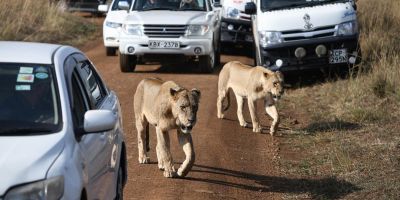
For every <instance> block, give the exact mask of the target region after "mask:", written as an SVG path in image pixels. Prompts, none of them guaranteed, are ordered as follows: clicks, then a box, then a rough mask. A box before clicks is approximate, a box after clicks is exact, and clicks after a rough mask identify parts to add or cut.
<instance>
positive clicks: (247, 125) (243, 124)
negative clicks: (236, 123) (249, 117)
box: [240, 122, 249, 128]
mask: <svg viewBox="0 0 400 200" xmlns="http://www.w3.org/2000/svg"><path fill="white" fill-rule="evenodd" d="M240 126H241V127H244V128H247V127H249V123H247V122H243V123H240Z"/></svg>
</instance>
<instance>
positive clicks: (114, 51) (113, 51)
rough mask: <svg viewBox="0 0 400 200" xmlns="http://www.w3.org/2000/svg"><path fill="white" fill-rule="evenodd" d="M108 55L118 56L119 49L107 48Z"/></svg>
mask: <svg viewBox="0 0 400 200" xmlns="http://www.w3.org/2000/svg"><path fill="white" fill-rule="evenodd" d="M106 55H107V56H115V55H117V48H115V47H106Z"/></svg>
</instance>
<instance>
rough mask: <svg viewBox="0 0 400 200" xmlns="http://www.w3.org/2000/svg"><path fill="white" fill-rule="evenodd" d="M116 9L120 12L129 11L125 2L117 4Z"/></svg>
mask: <svg viewBox="0 0 400 200" xmlns="http://www.w3.org/2000/svg"><path fill="white" fill-rule="evenodd" d="M118 8H119V9H121V10H126V11H128V10H129V3H128V2H127V1H120V2H118Z"/></svg>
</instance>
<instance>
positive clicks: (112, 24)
mask: <svg viewBox="0 0 400 200" xmlns="http://www.w3.org/2000/svg"><path fill="white" fill-rule="evenodd" d="M106 26H107V27H110V28H119V27H121V26H122V24H121V23H116V22H110V21H106Z"/></svg>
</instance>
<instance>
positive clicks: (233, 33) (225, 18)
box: [220, 0, 253, 47]
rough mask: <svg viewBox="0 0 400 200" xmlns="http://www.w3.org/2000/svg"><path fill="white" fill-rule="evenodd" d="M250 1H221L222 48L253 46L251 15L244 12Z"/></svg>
mask: <svg viewBox="0 0 400 200" xmlns="http://www.w3.org/2000/svg"><path fill="white" fill-rule="evenodd" d="M249 1H250V0H221V6H222V14H221V38H220V40H221V43H222V44H221V46H222V47H224V46H227V45H228V44H233V45H247V46H250V45H252V44H253V33H252V31H251V21H250V15H248V14H246V13H245V12H244V8H245V5H246V3H247V2H249Z"/></svg>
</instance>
